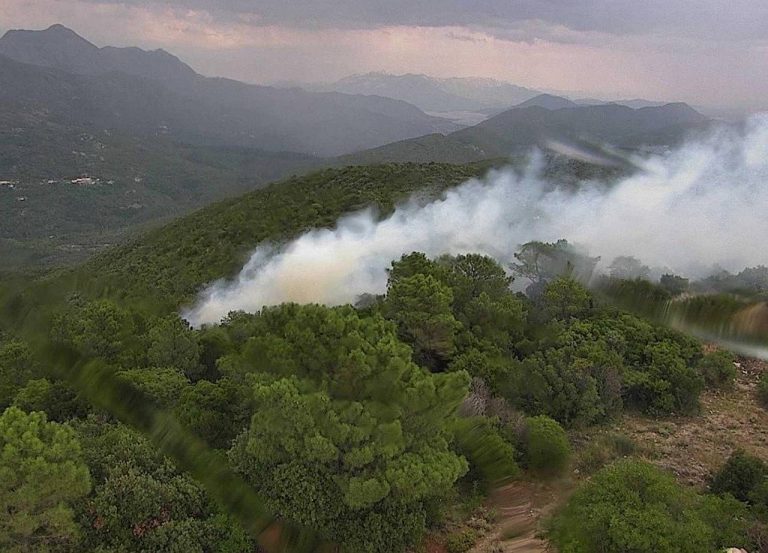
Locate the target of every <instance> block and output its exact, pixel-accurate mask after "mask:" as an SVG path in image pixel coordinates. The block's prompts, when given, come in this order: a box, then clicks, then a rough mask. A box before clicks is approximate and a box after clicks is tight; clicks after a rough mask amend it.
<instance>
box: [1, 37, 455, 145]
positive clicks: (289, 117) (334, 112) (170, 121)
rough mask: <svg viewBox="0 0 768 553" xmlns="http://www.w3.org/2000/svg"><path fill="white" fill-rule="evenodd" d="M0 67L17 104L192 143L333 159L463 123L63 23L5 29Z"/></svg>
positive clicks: (6, 98) (4, 89)
mask: <svg viewBox="0 0 768 553" xmlns="http://www.w3.org/2000/svg"><path fill="white" fill-rule="evenodd" d="M0 71H2V75H3V79H2V81H0V98H2V100H3V102H4V103H5V104H6V106H8V105H11V106H14V109H19V108H21V107H24V108H26V109H28V110H31V111H33V112H35V113H37V114H38V115H40V114H43V113H45V114H46V116H56V117H69V118H72V120H73V121H75V122H77V123H82V122H83V121H87V122H88V123H89V124H92V125H94V126H97V127H102V128H116V129H122V130H127V131H130V132H137V133H158V132H162V133H164V134H169V135H170V136H172V137H174V138H176V139H178V140H183V141H186V142H190V143H198V144H212V145H217V146H245V147H252V148H259V149H264V150H270V151H284V150H289V151H296V152H302V153H310V154H313V155H320V156H329V155H338V154H341V153H345V152H350V151H354V150H359V149H363V148H370V147H373V146H378V145H382V144H386V143H389V142H392V141H395V140H400V139H403V138H409V137H415V136H420V135H424V134H428V133H431V132H450V131H453V130H456V129H458V128H459V126H457V125H456V124H454V123H452V122H450V121H448V120H445V119H442V118H438V117H433V116H430V115H427V114H426V113H424V112H423V111H421V110H420V109H418V108H417V107H415V106H413V105H410V104H408V103H406V102H403V101H400V100H395V99H391V98H383V97H374V96H362V95H349V94H342V93H338V92H327V93H319V92H307V91H304V90H299V89H293V90H281V89H276V88H272V87H266V86H256V85H250V84H245V83H241V82H238V81H233V80H229V79H219V78H207V77H203V76H201V75H199V74H197V73H196V72H195V71H194V70H192V68H190V67H189V66H188V65H186V64H184V63H183V62H181V61H180V60H179V59H178V58H176V57H174V56H172V55H171V54H169V53H167V52H165V51H163V50H155V51H152V52H147V51H144V50H141V49H138V48H112V47H104V48H98V47H97V46H95V45H93V44H91V43H90V42H88V41H87V40H85V39H84V38H82V37H80V36H79V35H77V34H76V33H75V32H74V31H71V30H70V29H67V28H66V27H63V26H61V25H54V26H52V27H50V28H48V29H46V30H44V31H9V32H7V33H6V34H5V35H4V36H3V37H2V38H0ZM9 76H12V78H9Z"/></svg>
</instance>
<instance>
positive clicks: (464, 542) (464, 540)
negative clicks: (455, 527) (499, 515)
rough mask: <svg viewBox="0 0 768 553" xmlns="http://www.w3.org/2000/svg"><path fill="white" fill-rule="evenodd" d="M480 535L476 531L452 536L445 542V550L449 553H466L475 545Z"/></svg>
mask: <svg viewBox="0 0 768 553" xmlns="http://www.w3.org/2000/svg"><path fill="white" fill-rule="evenodd" d="M477 538H478V535H477V532H476V531H474V530H464V531H463V532H457V533H455V534H451V535H450V536H448V538H447V539H446V540H445V549H446V551H448V553H466V552H467V551H469V550H470V549H472V546H473V545H475V542H476V541H477Z"/></svg>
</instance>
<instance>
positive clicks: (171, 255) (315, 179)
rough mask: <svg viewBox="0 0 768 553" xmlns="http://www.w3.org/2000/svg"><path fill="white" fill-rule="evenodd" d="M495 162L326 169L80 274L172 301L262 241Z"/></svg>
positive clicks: (445, 183)
mask: <svg viewBox="0 0 768 553" xmlns="http://www.w3.org/2000/svg"><path fill="white" fill-rule="evenodd" d="M489 167H490V163H477V164H469V165H450V164H437V163H430V164H425V165H418V164H413V163H404V164H388V165H377V166H355V167H345V168H342V169H325V170H321V171H317V172H314V173H311V174H309V175H306V176H302V177H293V178H290V179H288V180H286V181H282V182H278V183H274V184H272V185H271V186H269V187H267V188H264V189H260V190H256V191H253V192H250V193H248V194H245V195H243V196H240V197H238V198H234V199H232V200H226V201H222V202H219V203H217V204H214V205H211V206H209V207H207V208H205V209H202V210H200V211H198V212H196V213H193V214H191V215H189V216H187V217H184V218H182V219H179V220H177V221H174V222H172V223H171V224H169V225H167V226H165V227H163V228H160V229H157V230H155V231H152V232H149V233H148V234H146V235H144V236H142V237H141V238H139V239H138V240H136V241H133V242H131V243H129V244H126V245H123V246H120V247H117V248H113V249H111V250H109V251H107V252H105V253H103V254H102V255H99V256H97V257H96V258H94V259H93V260H92V261H90V262H89V263H87V264H86V265H85V266H84V267H83V268H82V269H81V271H80V272H81V273H82V272H84V273H86V274H93V275H98V277H99V278H100V279H104V280H106V281H109V282H113V283H116V285H115V287H114V288H115V290H116V292H117V293H119V294H121V295H125V296H138V297H148V296H151V297H157V298H158V299H163V300H164V301H168V302H171V303H175V302H178V301H180V300H183V299H187V298H189V297H190V296H191V295H192V294H194V293H195V292H196V291H198V290H199V289H200V287H201V286H202V285H203V284H205V283H207V282H210V281H212V280H215V279H217V278H221V277H223V276H229V275H232V274H234V273H235V272H236V271H237V270H239V269H240V268H241V267H242V265H243V263H244V262H245V261H246V260H247V256H248V254H249V252H250V251H251V250H253V248H255V247H256V245H257V244H259V243H260V242H261V241H263V240H272V241H277V242H279V241H281V240H285V239H288V238H290V237H293V236H296V235H298V234H300V233H302V232H304V231H306V230H308V229H310V228H316V227H330V226H333V225H334V223H335V222H336V220H337V219H338V218H339V216H341V215H342V214H344V213H348V212H351V211H355V210H359V209H362V208H365V207H369V206H374V207H376V208H377V209H378V210H379V211H380V212H381V213H382V214H385V213H387V212H388V211H391V210H392V209H393V208H394V206H395V204H396V203H397V202H399V201H402V200H405V199H407V197H408V196H409V195H410V194H412V193H414V192H416V191H417V190H418V191H425V190H426V191H431V192H432V193H438V192H440V191H441V190H444V189H445V188H447V187H450V186H454V185H457V184H460V183H461V182H464V181H465V180H467V179H468V178H470V177H475V176H479V175H481V174H482V173H483V172H484V171H485V170H487V169H488V168H489Z"/></svg>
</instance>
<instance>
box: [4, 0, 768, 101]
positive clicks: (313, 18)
mask: <svg viewBox="0 0 768 553" xmlns="http://www.w3.org/2000/svg"><path fill="white" fill-rule="evenodd" d="M53 23H62V24H64V25H66V26H68V27H70V28H72V29H73V30H75V31H76V32H78V33H79V34H80V35H82V36H84V37H85V38H87V39H89V40H90V41H91V42H93V43H95V44H97V45H99V46H104V45H113V46H139V47H142V48H145V49H155V48H164V49H165V50H168V51H170V52H172V53H174V54H176V55H177V56H179V57H180V58H181V59H183V60H184V61H186V62H187V63H189V64H190V65H191V66H192V67H193V68H194V69H196V70H197V71H199V72H200V73H202V74H205V75H210V76H225V77H231V78H235V79H239V80H243V81H247V82H254V83H272V82H276V81H300V82H328V81H332V80H336V79H339V78H341V77H344V76H347V75H350V74H354V73H365V72H369V71H385V72H389V73H396V74H402V73H424V74H428V75H432V76H436V77H454V76H458V77H473V76H477V77H490V78H495V79H499V80H506V81H509V82H512V83H515V84H518V85H521V86H527V87H531V88H537V89H541V90H558V91H565V92H571V93H574V94H576V95H582V96H596V97H601V98H607V99H617V98H624V99H629V98H636V97H642V98H646V99H650V100H669V101H671V100H679V101H687V102H689V103H693V104H699V105H709V106H723V107H739V108H747V109H751V110H759V109H766V110H768V1H766V0H357V1H354V0H295V1H294V0H124V1H118V0H0V32H4V31H5V30H8V29H14V28H26V29H42V28H45V27H48V26H49V25H51V24H53Z"/></svg>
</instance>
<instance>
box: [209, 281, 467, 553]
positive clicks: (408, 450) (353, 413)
mask: <svg viewBox="0 0 768 553" xmlns="http://www.w3.org/2000/svg"><path fill="white" fill-rule="evenodd" d="M409 278H411V277H409ZM405 280H406V281H407V280H408V279H405ZM251 319H252V321H251V322H252V328H253V329H254V336H253V337H252V338H250V339H248V340H247V341H246V342H245V343H244V345H243V347H242V351H241V352H240V353H238V354H234V355H231V356H228V358H225V359H224V360H222V362H221V363H220V366H221V369H222V371H223V372H224V373H225V374H230V375H232V377H233V378H234V377H237V375H240V377H241V378H244V379H245V380H247V381H250V382H251V386H252V389H253V410H254V415H253V418H252V419H251V422H250V427H249V428H248V430H247V432H245V433H244V434H242V435H241V436H240V437H239V438H238V439H237V440H236V441H235V445H234V446H233V448H232V450H231V451H230V459H231V461H232V462H233V464H234V465H235V467H237V469H238V470H239V471H241V472H242V473H243V474H244V475H245V476H246V477H248V478H249V479H250V480H251V481H252V482H253V484H254V486H255V487H256V488H257V489H259V490H260V491H261V492H262V493H263V494H264V495H266V496H267V497H269V498H270V499H271V501H272V502H273V505H274V508H275V510H276V511H277V512H278V513H281V514H282V515H284V516H286V517H288V518H290V519H292V520H295V521H297V522H299V523H302V524H306V525H308V526H311V527H314V528H317V529H319V530H320V531H321V533H323V535H324V536H325V537H327V538H328V539H331V540H334V541H337V542H340V543H343V544H344V545H346V546H348V547H349V548H350V550H355V551H382V552H383V551H387V552H389V551H397V550H401V549H402V548H403V547H404V546H405V545H406V544H407V543H408V542H409V541H411V540H413V539H414V538H415V537H416V536H417V535H418V533H419V532H420V531H421V530H422V529H423V527H424V517H425V512H424V502H425V501H426V500H428V499H429V498H430V497H432V496H435V495H440V494H442V493H444V492H445V491H446V490H448V489H450V487H451V486H452V485H453V483H454V482H455V481H456V479H457V478H458V477H459V476H461V475H462V474H463V473H464V472H465V471H466V469H467V465H466V461H465V460H464V459H463V458H462V457H460V456H458V455H456V454H455V453H454V452H452V451H451V449H450V448H449V441H448V440H449V435H448V433H447V431H446V428H445V424H446V419H448V418H450V417H451V416H452V414H453V413H454V411H455V409H456V408H457V406H458V404H459V403H460V401H461V400H462V399H463V397H464V395H465V394H466V391H467V385H468V376H467V375H466V373H463V372H455V373H446V374H430V373H428V372H427V371H425V370H424V369H422V368H420V367H418V366H417V365H415V364H414V363H413V362H412V361H411V359H410V350H409V348H408V347H407V346H404V345H403V344H402V343H400V342H399V341H398V340H397V337H396V334H395V327H394V325H393V324H392V323H390V322H387V321H385V320H383V319H382V318H380V317H378V316H373V317H369V318H360V317H359V315H358V314H357V313H356V312H355V311H354V310H353V309H352V308H349V307H340V308H326V307H321V306H317V305H307V306H298V305H283V306H280V307H274V308H267V309H264V310H263V311H262V312H261V313H260V314H258V315H253V316H251ZM241 322H242V320H241Z"/></svg>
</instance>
